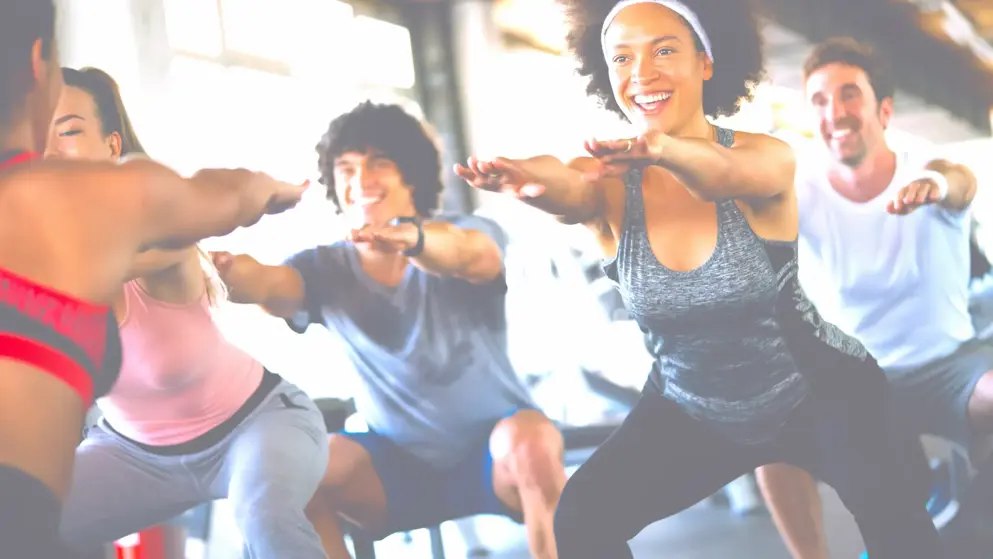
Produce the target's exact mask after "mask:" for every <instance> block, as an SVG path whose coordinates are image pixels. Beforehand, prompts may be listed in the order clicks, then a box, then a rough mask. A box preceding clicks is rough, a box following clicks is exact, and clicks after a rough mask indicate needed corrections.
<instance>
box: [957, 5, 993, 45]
mask: <svg viewBox="0 0 993 559" xmlns="http://www.w3.org/2000/svg"><path fill="white" fill-rule="evenodd" d="M952 4H955V6H957V7H958V9H959V10H961V11H962V13H963V14H964V15H965V16H966V17H967V18H969V20H970V21H972V24H973V25H974V26H975V27H976V30H977V31H978V32H979V34H980V36H982V37H983V38H984V39H986V41H987V42H988V43H993V0H953V1H952Z"/></svg>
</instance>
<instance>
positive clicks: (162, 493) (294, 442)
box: [61, 381, 328, 559]
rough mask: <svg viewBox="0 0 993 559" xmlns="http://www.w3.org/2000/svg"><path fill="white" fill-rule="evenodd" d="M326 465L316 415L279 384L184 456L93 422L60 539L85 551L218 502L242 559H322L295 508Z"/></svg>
mask: <svg viewBox="0 0 993 559" xmlns="http://www.w3.org/2000/svg"><path fill="white" fill-rule="evenodd" d="M327 463H328V436H327V432H326V428H325V425H324V419H323V418H322V416H321V412H320V411H318V410H317V407H316V406H315V405H314V403H313V401H311V400H310V398H308V397H307V395H306V394H304V393H303V392H302V391H301V390H300V389H298V388H296V387H295V386H293V385H292V384H290V383H288V382H286V381H282V382H281V383H280V384H279V385H278V386H276V387H275V388H274V389H273V390H272V392H271V393H269V394H268V396H267V397H266V399H265V400H264V401H263V402H262V403H261V404H260V405H259V406H258V407H257V408H256V409H255V410H253V411H252V413H251V414H250V415H248V416H247V417H246V418H245V420H244V421H242V422H241V424H240V425H238V427H237V428H235V429H234V431H232V432H231V433H229V434H228V435H227V436H226V437H224V439H222V440H221V441H220V442H218V443H216V444H214V445H213V446H212V447H210V448H208V449H206V450H204V451H202V452H197V453H193V454H185V455H178V456H163V455H160V454H154V453H151V452H148V451H146V450H143V449H141V448H139V447H138V446H136V445H134V444H133V443H131V442H130V441H128V440H126V439H124V438H122V437H120V436H119V435H117V434H115V433H114V432H113V431H111V430H109V429H107V428H106V425H105V424H104V423H103V422H102V421H101V422H100V423H99V424H98V425H97V426H95V427H93V428H91V429H90V431H89V432H88V433H87V436H86V440H85V441H84V442H83V443H82V444H81V445H80V446H79V449H78V450H77V451H76V465H75V468H74V471H73V482H72V487H71V489H70V492H69V495H68V497H67V498H66V501H65V504H64V506H63V513H62V530H61V531H62V538H63V540H64V541H65V543H66V544H68V545H69V546H71V547H72V548H74V549H78V550H79V551H81V552H90V551H92V550H93V549H95V548H97V547H99V546H102V545H104V544H106V543H108V542H111V541H114V540H116V539H119V538H122V537H124V536H126V535H128V534H132V533H135V532H138V531H140V530H141V529H143V528H147V527H148V526H152V525H155V524H158V523H161V522H165V521H167V520H169V519H171V518H173V517H175V516H176V515H178V514H181V513H182V512H183V511H185V510H187V509H189V508H191V507H193V506H196V505H198V504H200V503H204V502H207V501H212V500H214V499H223V498H228V499H230V500H231V502H232V505H233V508H234V511H235V516H236V518H235V521H236V523H237V525H238V528H239V529H240V531H241V534H242V537H243V538H244V540H245V547H246V549H245V555H246V556H247V557H250V558H253V559H287V558H293V559H317V558H322V559H326V557H327V556H326V555H325V554H324V550H323V548H322V547H321V540H320V537H319V536H318V535H317V532H316V531H315V530H314V527H313V525H311V523H310V522H309V521H308V520H307V517H306V516H305V515H304V508H305V507H306V506H307V503H308V502H309V501H310V499H311V497H313V495H314V492H315V491H316V489H317V486H318V484H319V483H320V481H321V478H322V477H323V476H324V469H325V468H326V467H327Z"/></svg>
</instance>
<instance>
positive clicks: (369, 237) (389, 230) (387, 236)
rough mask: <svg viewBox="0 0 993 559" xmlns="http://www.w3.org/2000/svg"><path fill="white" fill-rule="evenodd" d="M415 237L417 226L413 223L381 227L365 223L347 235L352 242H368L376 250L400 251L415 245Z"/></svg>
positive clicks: (416, 235)
mask: <svg viewBox="0 0 993 559" xmlns="http://www.w3.org/2000/svg"><path fill="white" fill-rule="evenodd" d="M417 237H418V232H417V226H416V225H414V224H413V223H400V224H398V225H384V226H382V227H374V226H371V225H367V226H365V227H363V228H362V229H353V230H352V232H351V233H350V234H349V235H348V239H349V240H350V241H352V242H353V243H366V244H369V245H370V246H371V247H372V248H373V249H374V250H376V251H379V252H400V253H402V252H404V251H407V250H411V249H413V248H414V247H415V246H417Z"/></svg>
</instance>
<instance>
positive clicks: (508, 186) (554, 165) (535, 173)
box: [455, 156, 568, 199]
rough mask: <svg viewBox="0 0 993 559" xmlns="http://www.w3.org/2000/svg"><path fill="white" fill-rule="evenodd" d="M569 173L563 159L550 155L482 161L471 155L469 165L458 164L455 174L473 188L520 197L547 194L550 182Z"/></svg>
mask: <svg viewBox="0 0 993 559" xmlns="http://www.w3.org/2000/svg"><path fill="white" fill-rule="evenodd" d="M566 172H568V168H567V167H566V166H565V164H563V163H562V162H561V161H560V160H558V159H556V158H555V157H551V156H541V157H533V158H531V159H507V158H505V157H497V158H495V159H492V160H482V159H478V158H476V157H470V158H469V160H468V161H467V162H466V165H459V164H456V165H455V174H457V175H458V176H460V177H462V178H463V179H465V181H466V182H468V183H469V184H470V185H472V186H473V187H474V188H479V189H481V190H488V191H490V192H503V193H506V194H511V195H513V196H516V197H517V198H522V199H527V198H537V197H539V196H541V195H542V194H544V193H545V190H546V185H547V184H548V183H549V181H555V180H556V179H558V178H559V177H561V176H563V175H564V174H565V173H566Z"/></svg>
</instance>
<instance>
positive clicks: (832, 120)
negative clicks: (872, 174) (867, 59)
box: [805, 63, 893, 168]
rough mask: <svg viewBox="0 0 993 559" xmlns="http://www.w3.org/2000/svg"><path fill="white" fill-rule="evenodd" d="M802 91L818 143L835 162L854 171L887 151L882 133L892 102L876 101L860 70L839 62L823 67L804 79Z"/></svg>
mask: <svg viewBox="0 0 993 559" xmlns="http://www.w3.org/2000/svg"><path fill="white" fill-rule="evenodd" d="M805 89H806V94H807V99H808V102H809V103H810V106H811V108H812V109H813V110H814V115H815V117H816V119H817V126H818V129H819V131H820V135H821V140H823V142H824V145H825V146H826V147H827V149H828V151H829V152H830V153H831V155H832V156H833V157H834V158H835V160H837V161H838V162H840V163H843V164H844V165H847V166H849V167H853V168H854V167H858V166H859V165H861V164H862V162H863V161H865V160H866V158H867V157H869V156H870V155H872V154H874V153H877V152H878V151H879V150H886V149H887V147H886V135H885V133H886V127H887V125H888V124H889V121H890V118H891V116H892V114H893V101H892V99H890V98H886V99H883V100H882V101H881V102H878V101H877V100H876V93H875V90H874V89H873V87H872V84H871V83H870V81H869V77H868V76H867V75H866V73H865V71H864V70H862V69H861V68H859V67H857V66H851V65H848V64H843V63H832V64H826V65H824V66H821V67H820V68H818V69H816V70H814V71H812V72H811V73H810V74H809V75H808V76H807V82H806V86H805Z"/></svg>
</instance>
